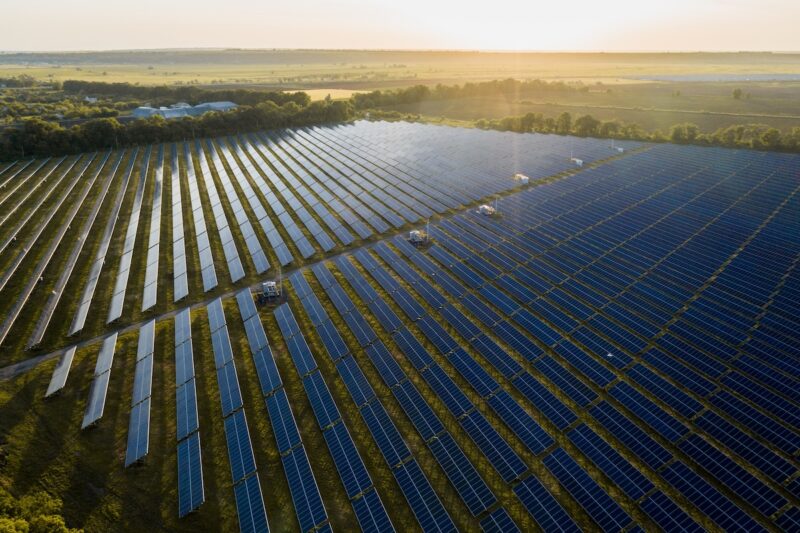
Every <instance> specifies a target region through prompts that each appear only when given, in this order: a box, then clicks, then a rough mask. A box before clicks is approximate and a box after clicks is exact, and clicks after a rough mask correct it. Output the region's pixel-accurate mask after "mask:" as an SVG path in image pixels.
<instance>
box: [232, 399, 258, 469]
mask: <svg viewBox="0 0 800 533" xmlns="http://www.w3.org/2000/svg"><path fill="white" fill-rule="evenodd" d="M225 440H226V441H227V443H228V458H229V460H230V465H231V479H233V483H234V484H236V483H238V482H239V481H241V480H242V479H244V478H245V477H247V476H249V475H250V474H252V473H254V472H255V471H256V463H255V458H254V457H253V448H252V445H251V442H250V433H249V432H248V430H247V419H246V418H245V416H244V410H241V409H240V410H239V411H236V412H235V413H232V414H231V415H230V416H228V417H227V418H225Z"/></svg>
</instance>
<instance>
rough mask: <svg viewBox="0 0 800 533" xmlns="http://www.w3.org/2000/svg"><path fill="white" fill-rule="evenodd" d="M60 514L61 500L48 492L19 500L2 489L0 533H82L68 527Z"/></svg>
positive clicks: (0, 491)
mask: <svg viewBox="0 0 800 533" xmlns="http://www.w3.org/2000/svg"><path fill="white" fill-rule="evenodd" d="M60 512H61V500H59V499H57V498H53V497H52V496H50V495H49V494H47V493H46V492H37V493H34V494H29V495H27V496H23V497H22V498H19V499H17V498H15V497H14V496H13V495H12V494H11V493H9V492H8V491H7V490H5V489H3V488H0V532H3V533H6V532H19V533H80V530H78V529H69V528H68V527H67V526H66V524H65V522H64V518H63V517H61V516H60V514H59V513H60Z"/></svg>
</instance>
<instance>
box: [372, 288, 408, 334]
mask: <svg viewBox="0 0 800 533" xmlns="http://www.w3.org/2000/svg"><path fill="white" fill-rule="evenodd" d="M368 307H369V310H370V311H372V314H373V315H375V318H377V319H378V322H379V323H380V325H381V327H382V328H383V329H384V330H385V331H387V332H389V333H391V332H393V331H396V330H397V329H399V328H401V327H403V322H402V321H401V320H400V318H399V317H398V316H397V314H396V313H395V312H394V311H393V310H392V309H391V308H390V307H389V305H388V304H387V303H386V302H385V301H384V300H383V298H381V297H378V298H377V299H375V300H373V301H372V302H370V303H369V305H368Z"/></svg>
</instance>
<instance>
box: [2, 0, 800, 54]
mask: <svg viewBox="0 0 800 533" xmlns="http://www.w3.org/2000/svg"><path fill="white" fill-rule="evenodd" d="M194 47H242V48H384V49H386V48H390V49H481V50H609V51H611V50H676V51H685V50H731V51H739V50H774V51H778V50H784V51H800V0H666V1H665V0H605V1H603V0H547V1H540V0H480V1H477V0H460V1H457V0H284V1H277V0H136V1H124V0H0V50H108V49H131V48H137V49H138V48H194Z"/></svg>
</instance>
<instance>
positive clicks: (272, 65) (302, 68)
mask: <svg viewBox="0 0 800 533" xmlns="http://www.w3.org/2000/svg"><path fill="white" fill-rule="evenodd" d="M19 74H28V75H30V76H33V77H35V78H37V79H40V80H46V79H53V80H66V79H83V80H91V81H125V82H129V83H141V84H145V85H153V84H174V83H184V84H185V83H199V84H212V83H218V84H257V85H264V86H287V88H314V87H315V86H322V87H326V88H327V87H331V88H337V87H339V88H349V89H373V88H378V87H404V86H408V85H413V84H416V83H424V84H435V83H463V82H465V81H485V80H491V79H500V78H518V79H533V78H541V79H561V78H564V79H575V78H578V79H601V78H609V79H611V80H615V79H616V78H646V77H647V76H668V75H686V74H697V75H711V76H713V75H723V74H724V75H742V76H747V75H749V74H767V75H768V74H800V60H798V55H797V54H770V53H740V54H735V53H727V54H713V53H696V54H692V53H682V54H647V53H643V54H614V53H606V54H592V53H555V54H553V53H551V54H547V53H489V52H469V51H466V52H425V51H408V52H403V51H361V50H330V51H324V50H164V51H120V52H87V53H80V52H75V53H5V54H0V77H4V76H14V75H19ZM615 83H616V81H615Z"/></svg>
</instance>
